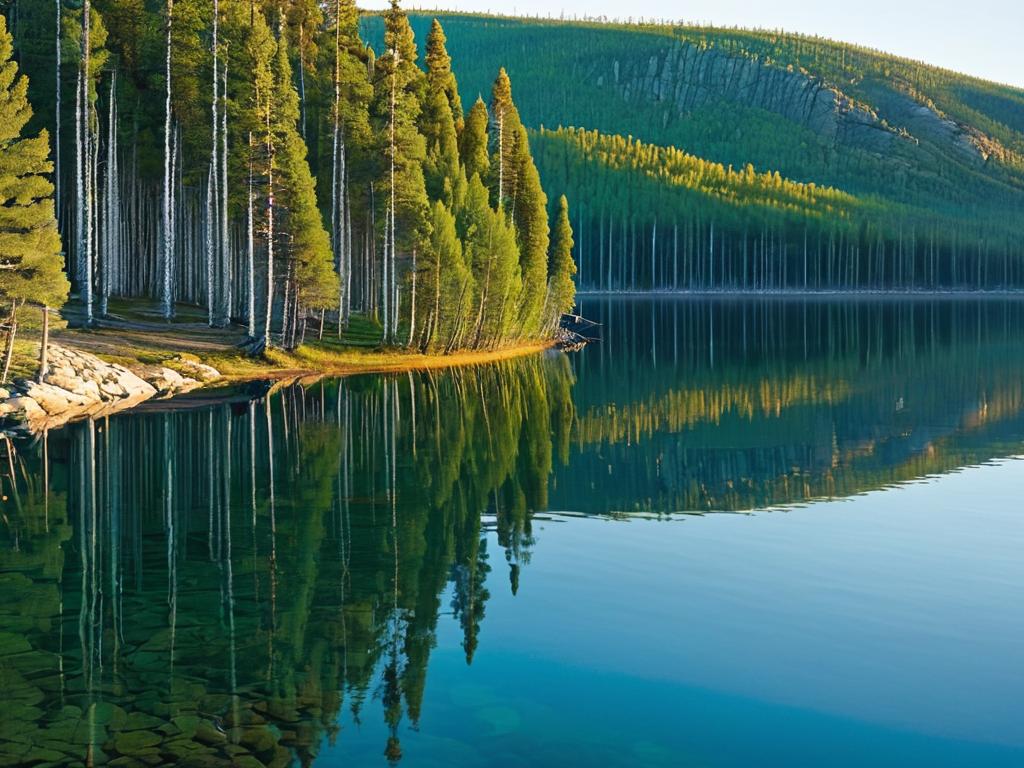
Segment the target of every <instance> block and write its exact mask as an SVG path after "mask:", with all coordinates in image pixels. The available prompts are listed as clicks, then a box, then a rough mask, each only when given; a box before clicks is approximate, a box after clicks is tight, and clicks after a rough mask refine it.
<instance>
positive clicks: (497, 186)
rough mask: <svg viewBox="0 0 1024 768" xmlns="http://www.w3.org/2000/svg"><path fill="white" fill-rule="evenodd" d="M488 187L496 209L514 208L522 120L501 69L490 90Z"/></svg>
mask: <svg viewBox="0 0 1024 768" xmlns="http://www.w3.org/2000/svg"><path fill="white" fill-rule="evenodd" d="M490 120H491V123H490V132H489V133H490V135H489V149H490V154H491V163H490V166H491V167H490V178H489V180H488V186H489V187H490V189H491V195H492V197H493V199H494V206H495V207H496V208H505V209H506V210H511V209H512V207H513V206H514V205H515V198H516V185H517V182H518V180H519V179H518V176H517V174H516V172H515V164H516V160H515V158H516V156H517V155H518V153H519V141H520V136H521V134H520V131H519V129H520V128H521V127H522V121H521V120H520V119H519V110H518V109H516V105H515V103H514V102H513V101H512V82H511V81H510V80H509V77H508V73H507V72H505V68H504V67H502V68H501V69H500V70H499V71H498V76H497V77H496V78H495V80H494V85H493V86H492V87H491V107H490Z"/></svg>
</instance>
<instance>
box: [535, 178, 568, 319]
mask: <svg viewBox="0 0 1024 768" xmlns="http://www.w3.org/2000/svg"><path fill="white" fill-rule="evenodd" d="M573 247H574V243H573V239H572V225H571V224H570V223H569V201H568V200H567V199H566V197H565V195H562V196H561V197H559V198H558V214H557V217H556V219H555V230H554V232H553V233H552V244H551V274H550V276H549V277H548V296H547V311H546V313H545V314H546V318H545V328H544V329H543V330H544V331H545V332H546V333H553V332H554V330H555V328H557V327H558V322H559V320H560V319H561V316H562V315H563V314H565V313H567V312H570V311H572V308H573V307H574V306H575V305H576V283H575V282H574V281H573V276H574V275H575V274H576V262H575V261H573V258H572V249H573Z"/></svg>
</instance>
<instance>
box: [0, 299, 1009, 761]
mask: <svg viewBox="0 0 1024 768" xmlns="http://www.w3.org/2000/svg"><path fill="white" fill-rule="evenodd" d="M582 312H583V314H584V315H586V316H588V317H591V318H593V319H595V320H598V321H600V322H601V323H602V325H603V328H604V333H605V339H604V341H603V342H601V343H599V344H594V345H591V346H589V347H588V348H586V349H585V350H584V351H583V352H581V353H579V354H577V355H573V356H571V357H569V356H566V355H564V354H561V353H549V354H544V355H539V356H535V357H531V358H527V359H519V360H511V361H506V362H501V363H497V364H493V365H488V366H481V367H476V368H468V369H462V370H452V371H444V372H433V373H431V372H425V373H416V374H408V375H406V374H402V375H379V376H378V375H374V376H361V377H353V378H349V379H343V380H340V381H339V380H334V381H329V380H328V381H320V382H317V383H314V384H310V385H306V386H300V385H295V386H291V387H288V388H286V389H284V390H282V391H278V392H275V393H273V394H264V393H259V394H258V396H257V397H255V398H252V399H249V398H235V399H233V400H231V401H228V402H221V403H217V404H208V405H205V406H204V407H202V408H198V409H188V410H172V411H166V412H140V413H135V414H125V415H121V416H116V417H113V418H110V419H108V420H103V421H97V422H85V423H79V424H75V425H72V426H70V427H68V428H66V429H63V430H60V431H59V432H55V433H52V434H50V435H48V436H47V437H46V438H45V439H43V440H40V441H38V442H36V443H34V444H20V445H14V444H7V445H6V446H4V448H3V450H4V452H5V455H4V456H3V457H2V462H0V463H2V475H3V477H2V482H3V493H4V499H3V502H2V505H3V506H2V511H3V518H2V520H0V689H2V690H3V695H4V699H5V701H4V704H3V718H2V721H0V765H35V764H73V763H79V764H89V763H95V764H99V763H103V762H105V761H107V760H117V759H118V758H130V759H131V760H135V761H138V764H159V763H161V762H165V763H173V762H179V763H182V764H194V765H207V764H208V765H219V764H223V765H227V764H236V765H258V764H260V765H276V766H283V765H290V764H292V763H293V762H295V761H298V762H300V763H302V764H309V763H311V762H312V761H313V760H314V759H315V758H316V756H317V755H318V754H319V753H320V752H321V751H322V750H323V749H324V747H325V745H327V744H333V743H334V742H335V741H336V740H340V742H343V741H344V738H345V737H344V734H339V725H338V723H339V720H340V719H341V715H342V713H343V712H344V713H345V714H346V717H350V718H351V719H352V720H353V721H354V722H356V723H358V722H361V721H363V720H368V719H375V720H376V721H377V722H383V723H384V724H385V725H386V733H387V736H386V741H385V743H382V744H381V745H380V748H381V750H382V752H383V753H384V755H385V756H386V758H387V759H389V760H391V761H392V762H395V761H397V760H399V759H400V758H401V754H402V745H401V740H400V739H401V733H402V729H403V728H404V727H405V726H408V725H413V726H415V725H416V724H417V723H418V722H419V720H420V717H421V709H422V704H423V693H424V686H425V681H426V676H427V668H428V662H429V658H430V654H431V651H432V649H433V648H434V646H435V644H436V642H437V638H436V633H437V627H438V621H439V617H440V616H441V615H442V614H444V613H446V612H450V613H451V614H452V615H453V617H454V619H455V621H456V622H457V623H458V625H459V627H460V628H461V637H462V640H461V643H462V652H463V653H464V655H465V658H466V660H467V662H469V661H472V659H473V656H474V653H475V651H476V649H477V647H478V643H479V642H480V633H481V628H482V624H483V620H484V614H485V608H486V606H487V602H488V598H489V597H490V592H491V590H496V589H504V590H511V592H512V593H515V592H516V591H517V589H518V586H519V579H520V578H521V576H522V575H523V574H522V569H523V568H524V566H526V565H527V564H528V562H529V559H530V553H531V550H532V549H533V548H534V547H535V546H536V545H537V542H536V541H535V539H534V535H533V528H532V526H531V519H532V517H533V515H534V514H535V513H537V512H541V511H544V510H548V509H554V510H569V511H573V512H577V513H587V514H593V513H608V512H613V513H615V512H622V511H627V512H628V511H640V512H645V513H650V514H655V515H659V514H663V513H672V512H679V511H715V510H722V511H726V510H747V509H753V508H765V507H773V506H779V505H787V504H794V503H801V502H807V501H810V500H813V499H817V498H823V497H836V496H845V495H850V494H856V493H861V492H864V491H867V490H871V489H877V488H881V487H885V486H888V485H890V484H893V483H898V482H902V481H907V480H911V479H914V478H919V477H923V476H926V475H930V474H933V473H941V472H947V471H950V470H953V469H955V468H957V467H961V466H964V465H968V464H975V463H979V462H984V461H987V460H990V459H993V458H996V457H1002V456H1007V455H1012V454H1018V453H1021V452H1024V440H1022V439H1024V324H1022V321H1024V307H1022V305H1019V304H1015V303H1011V302H993V301H990V302H984V303H940V304H936V303H927V302H914V303H912V304H909V305H906V306H902V305H894V304H870V303H863V302H858V303H856V304H849V305H837V306H832V305H827V304H821V303H818V304H814V303H811V304H798V303H785V302H742V303H733V302H720V301H712V302H689V303H681V302H669V303H665V302H658V301H641V300H611V299H608V300H605V299H601V300H587V301H585V302H584V304H583V307H582ZM494 542H496V543H497V548H498V551H491V550H492V549H493V544H494ZM488 543H491V545H492V547H491V548H490V549H489V547H488ZM445 601H448V603H446V602H445ZM131 760H125V761H122V763H120V764H125V765H127V764H136V763H135V762H131Z"/></svg>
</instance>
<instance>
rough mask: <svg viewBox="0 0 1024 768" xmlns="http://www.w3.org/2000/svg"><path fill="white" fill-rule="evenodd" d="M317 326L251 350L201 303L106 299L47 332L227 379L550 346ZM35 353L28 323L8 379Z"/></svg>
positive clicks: (384, 366)
mask: <svg viewBox="0 0 1024 768" xmlns="http://www.w3.org/2000/svg"><path fill="white" fill-rule="evenodd" d="M64 316H65V318H66V319H67V320H68V322H69V323H70V325H72V326H74V325H76V324H79V323H80V322H81V313H80V311H78V310H77V308H76V307H75V305H74V304H72V305H70V306H69V307H68V308H67V309H66V310H65V312H64ZM55 325H58V326H60V325H66V324H65V323H56V324H55ZM318 330H319V329H318V328H317V327H316V324H315V323H310V326H309V328H308V329H307V331H306V343H305V344H303V345H302V346H300V347H299V348H298V349H295V350H292V351H286V350H283V349H279V348H276V347H274V348H271V349H269V350H267V351H266V352H265V354H263V355H262V356H259V357H253V356H252V355H249V354H247V353H246V352H245V351H244V350H243V349H242V348H241V347H240V346H239V345H240V344H242V343H243V342H244V341H245V340H246V335H245V331H244V329H243V328H241V327H240V326H237V325H234V326H231V327H229V328H223V329H218V328H210V327H208V325H207V318H206V314H205V312H204V311H203V310H202V309H201V308H198V307H191V306H179V307H176V308H175V317H174V319H173V320H171V321H166V320H164V319H163V318H162V317H161V316H160V315H159V313H158V312H157V311H156V309H155V307H154V306H153V305H152V304H148V303H147V304H142V303H139V302H130V301H112V302H111V303H110V307H109V311H108V316H107V318H104V319H103V320H102V321H100V322H98V323H97V324H96V327H93V328H89V329H83V328H73V327H57V328H55V329H54V330H53V331H52V339H53V341H54V342H55V343H57V344H62V345H64V346H67V347H71V348H74V349H79V350H83V351H86V352H90V353H92V354H95V355H96V356H97V357H99V358H101V359H102V360H105V361H107V362H109V363H116V364H118V365H124V366H126V367H132V366H134V365H138V364H145V365H162V366H165V367H167V368H171V369H173V370H176V371H178V372H179V373H183V374H187V373H188V365H187V363H188V362H201V363H205V364H207V365H211V366H213V367H214V368H216V369H217V370H218V371H220V373H221V374H222V375H223V377H224V378H225V379H226V380H227V381H244V380H251V379H265V378H284V377H289V376H305V375H310V374H331V375H346V374H352V373H369V372H385V371H405V370H419V369H426V368H444V367H452V366H460V365H474V364H479V363H485V362H490V361H493V360H500V359H505V358H509V357H514V356H518V355H524V354H530V353H533V352H539V351H541V350H543V349H545V348H547V347H548V346H550V345H549V344H548V343H547V342H529V343H524V344H521V345H518V346H516V347H511V348H505V349H499V350H470V351H464V352H455V353H453V354H450V355H444V354H420V353H418V352H412V351H409V350H407V349H402V348H397V347H384V346H381V344H380V336H381V326H380V323H378V322H377V321H376V320H375V319H373V318H370V317H366V316H362V315H357V316H353V317H352V319H351V322H350V323H349V327H348V329H347V330H346V331H345V333H344V334H343V335H342V336H341V337H340V338H339V336H338V331H337V326H334V327H331V326H326V327H325V328H324V335H323V338H322V339H317V338H316V336H317V332H318ZM38 356H39V332H38V330H37V329H34V328H28V329H26V330H25V331H24V332H19V338H18V342H17V343H16V345H15V359H14V362H13V364H12V376H11V378H15V377H28V376H32V375H34V373H35V371H36V366H37V360H38Z"/></svg>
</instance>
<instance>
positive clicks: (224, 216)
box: [220, 56, 234, 325]
mask: <svg viewBox="0 0 1024 768" xmlns="http://www.w3.org/2000/svg"><path fill="white" fill-rule="evenodd" d="M221 100H222V103H221V106H220V110H221V115H220V141H221V146H220V149H221V152H220V249H221V280H220V284H221V293H222V295H221V300H222V301H223V304H222V305H221V306H222V310H221V323H222V324H223V325H229V324H230V323H231V298H232V294H233V293H234V292H233V291H232V286H231V240H230V238H229V237H228V59H227V56H225V57H224V67H223V69H222V71H221Z"/></svg>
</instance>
